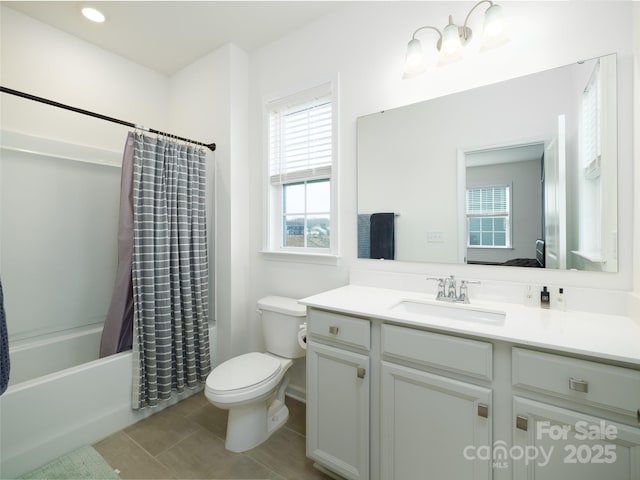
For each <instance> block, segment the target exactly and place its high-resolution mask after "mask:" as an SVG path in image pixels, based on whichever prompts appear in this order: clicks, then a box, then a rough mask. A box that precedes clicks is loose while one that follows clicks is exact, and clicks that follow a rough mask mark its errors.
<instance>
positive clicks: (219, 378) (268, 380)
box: [205, 352, 282, 403]
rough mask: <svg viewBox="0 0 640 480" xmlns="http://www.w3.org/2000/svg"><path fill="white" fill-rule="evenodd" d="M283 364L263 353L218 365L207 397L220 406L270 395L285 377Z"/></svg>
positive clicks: (208, 387)
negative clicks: (265, 394) (283, 375)
mask: <svg viewBox="0 0 640 480" xmlns="http://www.w3.org/2000/svg"><path fill="white" fill-rule="evenodd" d="M281 371H282V362H281V361H280V360H278V359H277V358H275V357H273V356H271V355H267V354H264V353H259V352H251V353H245V354H244V355H240V356H237V357H234V358H231V359H229V360H227V361H226V362H224V363H222V364H220V365H218V366H217V367H216V368H214V369H213V371H212V372H211V373H210V374H209V376H208V377H207V382H206V387H205V394H206V396H207V397H208V398H209V399H210V400H212V401H214V402H218V403H237V402H242V401H244V400H248V399H252V398H256V397H259V396H260V395H262V394H264V393H269V392H270V391H271V390H272V389H273V388H274V387H275V385H276V384H277V383H278V381H279V380H280V377H281Z"/></svg>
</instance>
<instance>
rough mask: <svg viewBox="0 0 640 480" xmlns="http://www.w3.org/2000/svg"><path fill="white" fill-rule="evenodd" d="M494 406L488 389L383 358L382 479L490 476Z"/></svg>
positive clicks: (470, 479)
mask: <svg viewBox="0 0 640 480" xmlns="http://www.w3.org/2000/svg"><path fill="white" fill-rule="evenodd" d="M490 411H491V390H490V389H488V388H482V387H478V386H476V385H471V384H468V383H464V382H459V381H456V380H452V379H450V378H446V377H442V376H439V375H434V374H431V373H426V372H422V371H419V370H415V369H412V368H407V367H403V366H399V365H395V364H392V363H387V362H382V435H381V437H382V438H381V452H382V453H381V459H380V461H381V468H382V478H384V479H385V480H392V479H395V480H418V479H420V480H422V479H426V478H433V479H456V480H480V479H482V480H485V479H489V478H490V477H491V463H490V462H489V461H488V460H481V459H479V458H478V455H477V450H478V447H480V446H483V447H484V449H485V450H486V448H488V446H490V445H491V421H490V418H488V417H489V414H490ZM485 415H486V416H485ZM480 457H482V455H480Z"/></svg>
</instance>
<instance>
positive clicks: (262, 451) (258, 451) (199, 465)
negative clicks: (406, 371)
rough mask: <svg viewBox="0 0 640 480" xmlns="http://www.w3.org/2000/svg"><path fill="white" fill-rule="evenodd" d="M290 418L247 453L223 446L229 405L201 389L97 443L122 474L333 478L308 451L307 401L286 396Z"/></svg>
mask: <svg viewBox="0 0 640 480" xmlns="http://www.w3.org/2000/svg"><path fill="white" fill-rule="evenodd" d="M286 403H287V406H288V407H289V420H288V421H287V423H286V424H285V425H284V427H282V428H280V429H279V430H278V431H276V432H275V433H274V434H273V435H272V436H271V437H270V438H269V440H267V441H266V442H265V443H263V444H262V445H259V446H258V447H256V448H254V449H252V450H250V451H248V452H244V453H233V452H229V451H227V450H226V449H225V448H224V438H225V433H226V428H227V411H226V410H220V409H218V408H216V407H214V406H213V405H211V403H209V401H208V400H207V399H206V398H205V397H204V394H203V393H202V392H201V393H199V394H197V395H194V396H192V397H190V398H188V399H186V400H183V401H182V402H180V403H178V404H177V405H174V406H172V407H170V408H168V409H166V410H163V411H161V412H159V413H157V414H155V415H152V416H150V417H148V418H146V419H144V420H142V421H140V422H138V423H136V424H134V425H131V426H130V427H128V428H126V429H124V430H121V431H119V432H116V433H114V434H113V435H111V436H109V437H107V438H105V439H104V440H101V441H99V442H98V443H96V444H95V445H93V447H94V448H95V449H96V450H97V451H98V452H99V453H100V454H101V455H102V456H103V457H104V459H105V460H106V461H107V463H109V465H111V467H113V468H115V469H118V470H119V471H120V477H121V478H122V479H187V478H198V479H252V480H253V479H260V480H262V479H274V480H284V479H292V480H294V479H295V480H306V479H309V480H315V479H318V480H323V479H329V477H328V476H326V475H324V474H323V473H321V472H320V471H318V470H316V469H315V468H313V462H312V461H311V460H309V459H308V458H306V456H305V405H304V404H303V403H301V402H298V401H296V400H292V399H290V398H288V397H287V400H286Z"/></svg>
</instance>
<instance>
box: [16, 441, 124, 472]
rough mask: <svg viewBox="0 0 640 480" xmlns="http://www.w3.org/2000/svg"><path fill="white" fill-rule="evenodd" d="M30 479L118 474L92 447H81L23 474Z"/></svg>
mask: <svg viewBox="0 0 640 480" xmlns="http://www.w3.org/2000/svg"><path fill="white" fill-rule="evenodd" d="M21 478H30V479H43V480H45V479H46V480H53V479H64V480H71V479H73V480H80V479H82V480H88V479H91V480H98V479H100V480H103V479H115V480H117V479H119V478H120V477H119V476H118V474H117V473H116V472H115V471H114V470H113V468H111V467H110V466H109V464H108V463H107V462H106V461H105V460H104V458H102V456H101V455H100V454H99V453H98V452H96V451H95V450H94V449H93V447H89V446H86V447H82V448H79V449H78V450H75V451H74V452H71V453H69V454H68V455H65V456H63V457H60V458H57V459H55V460H53V461H51V462H49V463H47V464H46V465H44V466H42V467H40V468H38V469H36V470H34V471H33V472H30V473H28V474H26V475H24V476H23V477H21Z"/></svg>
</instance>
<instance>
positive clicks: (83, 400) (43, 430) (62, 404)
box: [0, 327, 216, 479]
mask: <svg viewBox="0 0 640 480" xmlns="http://www.w3.org/2000/svg"><path fill="white" fill-rule="evenodd" d="M209 333H210V337H211V338H210V341H211V345H212V363H213V364H214V365H215V362H214V361H213V358H214V356H213V352H215V345H216V341H215V340H216V336H215V335H216V330H215V327H212V328H210V330H209ZM100 334H101V329H100V328H95V327H94V328H86V329H79V330H78V331H76V332H72V333H64V334H61V335H59V336H57V337H52V338H47V339H44V340H36V341H33V342H22V343H20V344H19V345H17V346H16V347H15V348H11V349H10V352H11V383H10V385H9V388H8V389H7V391H6V392H5V393H4V395H2V396H1V397H0V478H2V479H8V478H15V477H18V476H20V475H22V474H24V473H26V472H29V471H30V470H33V469H34V468H37V467H39V466H40V465H43V464H44V463H46V462H48V461H50V460H52V459H54V458H57V457H59V456H60V455H64V454H66V453H68V452H70V451H72V450H74V449H76V448H79V447H81V446H83V445H88V444H92V443H94V442H96V441H97V440H100V439H101V438H104V437H105V436H107V435H109V434H111V433H113V432H115V431H118V430H120V429H122V428H125V427H126V426H128V425H131V424H132V423H135V422H137V421H138V420H141V419H142V418H144V417H147V416H149V415H151V414H153V413H155V412H157V411H159V410H162V409H163V408H165V407H167V406H169V405H172V404H174V403H176V402H177V401H179V400H181V399H183V398H186V397H188V396H190V395H192V394H193V393H196V392H197V391H198V390H193V391H187V392H185V393H184V394H181V395H179V396H178V395H176V394H174V396H173V397H172V399H171V400H168V401H166V402H164V403H163V404H162V405H161V406H159V407H157V408H154V409H144V410H142V411H133V410H132V409H131V384H132V379H131V370H132V358H131V357H132V356H131V352H124V353H120V354H117V355H112V356H110V357H107V358H104V359H99V360H93V361H89V362H87V363H82V364H81V365H76V366H71V367H69V365H70V364H74V363H76V362H78V361H85V360H86V358H83V356H84V357H86V356H87V355H88V356H90V357H93V358H95V357H96V356H97V355H96V354H95V353H94V352H97V351H98V349H97V348H98V347H97V345H99V342H100ZM96 342H97V343H96ZM94 348H95V349H94ZM60 368H63V370H59V369H60ZM58 370H59V371H58ZM51 372H53V373H51ZM14 375H15V376H14Z"/></svg>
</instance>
